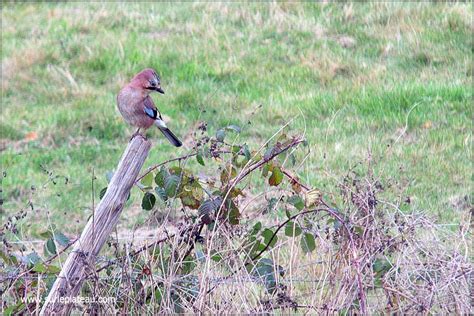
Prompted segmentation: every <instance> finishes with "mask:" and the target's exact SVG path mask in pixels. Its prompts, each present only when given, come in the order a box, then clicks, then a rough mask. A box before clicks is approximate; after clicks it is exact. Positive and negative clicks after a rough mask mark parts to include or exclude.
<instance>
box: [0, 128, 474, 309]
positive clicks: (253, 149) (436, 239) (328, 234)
mask: <svg viewBox="0 0 474 316" xmlns="http://www.w3.org/2000/svg"><path fill="white" fill-rule="evenodd" d="M240 133H241V128H240V127H239V126H236V125H230V126H226V127H223V128H222V129H219V130H218V131H217V132H216V133H215V134H212V135H211V134H209V133H208V130H207V126H206V124H205V123H204V122H202V123H200V124H199V125H198V127H197V128H196V131H195V132H194V135H193V140H192V142H191V145H190V146H189V147H190V148H191V149H190V151H189V152H188V153H187V154H185V155H183V156H179V157H175V158H172V159H169V160H167V161H164V162H161V163H158V164H156V165H154V166H152V167H150V168H148V170H146V171H145V172H144V173H143V174H142V175H141V176H140V177H139V178H138V179H137V181H136V186H135V187H136V188H135V190H139V191H140V192H141V201H135V203H139V204H140V205H141V208H142V209H143V212H149V214H148V215H149V218H150V221H153V220H152V219H153V218H155V221H156V218H158V217H159V218H160V221H161V223H162V226H161V227H157V228H156V230H160V231H161V235H160V237H159V238H158V237H157V238H154V239H148V240H146V242H139V241H134V240H132V241H131V242H125V243H121V242H119V240H117V239H116V238H114V236H111V237H110V239H109V242H108V243H107V246H106V247H105V248H104V249H103V253H104V258H99V259H100V260H98V261H97V264H96V265H95V266H93V267H88V271H89V272H88V275H87V280H86V282H85V283H84V285H83V287H82V290H81V293H80V296H82V297H91V298H98V297H114V298H115V300H114V301H107V302H105V303H103V302H102V303H98V301H97V302H96V303H89V304H87V305H86V306H84V307H85V311H86V312H88V313H111V312H121V313H143V312H158V311H159V312H162V313H222V312H232V313H263V312H271V311H273V310H277V309H281V310H283V311H284V312H302V311H308V312H311V313H316V312H330V313H334V312H340V313H344V314H345V313H352V312H357V313H373V312H410V313H417V312H433V313H441V312H451V313H452V312H456V313H468V312H469V311H470V304H469V275H470V273H471V272H472V267H471V265H470V263H469V261H468V257H467V251H466V250H465V249H464V248H463V247H464V246H465V245H467V243H468V239H469V238H468V237H469V236H468V228H469V227H468V226H467V227H464V226H462V225H461V226H460V228H459V230H458V231H456V232H454V231H444V230H443V231H441V230H440V229H439V228H438V227H437V226H436V225H435V224H434V221H433V220H432V219H430V218H428V217H427V216H425V215H423V214H422V213H418V212H414V211H412V210H410V201H409V198H407V197H406V196H404V195H403V194H404V192H405V190H398V189H400V188H396V185H394V184H393V183H392V182H391V181H384V180H383V179H382V178H381V175H378V176H377V175H375V174H374V171H373V165H374V164H375V163H376V162H375V161H373V159H372V158H371V157H369V159H368V161H367V162H366V163H360V164H358V165H357V166H355V167H354V168H353V169H351V170H350V171H349V172H348V173H347V175H346V176H345V177H344V178H343V179H341V181H340V183H339V188H338V194H337V195H334V194H332V193H331V194H329V193H327V192H323V191H322V190H320V189H318V188H315V187H312V186H311V185H310V184H306V183H304V181H302V179H301V178H300V177H298V175H297V174H298V171H299V167H300V166H301V164H302V161H304V157H305V155H306V152H307V151H308V149H309V147H308V144H307V142H306V140H305V139H304V137H302V136H301V135H298V134H295V135H292V134H291V133H290V132H288V131H287V128H282V129H280V131H279V132H278V133H276V134H275V135H274V136H273V137H272V138H271V139H269V140H268V141H266V142H265V143H264V144H261V145H260V146H258V147H257V146H255V145H253V146H252V145H251V144H249V143H243V142H242V143H239V142H238V140H240V139H241V138H242V137H241V136H238V137H235V136H237V135H238V134H240ZM109 177H110V175H109ZM105 190H106V188H103V189H102V190H101V192H100V197H102V196H103V194H104V193H105ZM390 190H391V191H393V193H395V195H396V194H398V196H397V197H396V198H393V200H385V198H381V197H380V196H382V197H383V196H394V195H393V194H392V195H387V194H385V193H386V191H390ZM126 212H127V210H125V211H124V213H126ZM28 220H29V218H28V212H27V211H26V210H22V211H21V212H19V213H18V214H16V215H13V216H10V217H9V218H8V219H7V221H6V223H5V224H4V225H3V227H2V231H1V238H2V242H3V245H2V250H1V251H0V256H1V259H2V263H1V266H2V271H3V272H2V276H1V291H2V297H3V299H2V306H1V309H2V311H3V313H4V314H7V315H8V314H16V313H34V312H36V311H38V310H39V308H40V307H41V303H42V302H43V300H44V298H45V297H46V296H47V293H48V291H49V289H50V288H51V286H52V283H53V282H54V279H55V277H56V276H57V275H58V273H59V271H60V262H61V261H60V259H61V258H64V256H66V255H67V253H68V250H69V249H70V246H71V245H72V244H74V242H75V241H76V240H77V238H76V237H67V236H68V235H69V234H67V227H61V228H60V227H52V228H50V229H48V230H46V231H44V232H43V233H42V234H41V237H42V238H44V251H43V254H42V255H40V254H39V253H37V252H31V253H25V250H26V249H24V248H22V246H21V245H17V244H13V243H11V242H10V241H11V240H14V239H15V238H14V236H16V238H17V239H18V238H20V239H21V238H23V237H24V236H21V232H20V231H19V230H18V229H17V227H18V225H19V223H21V222H22V221H28ZM435 230H436V233H433V231H435ZM34 298H39V300H36V301H34V300H33V299H34ZM77 308H82V306H81V305H80V304H79V305H78V306H77Z"/></svg>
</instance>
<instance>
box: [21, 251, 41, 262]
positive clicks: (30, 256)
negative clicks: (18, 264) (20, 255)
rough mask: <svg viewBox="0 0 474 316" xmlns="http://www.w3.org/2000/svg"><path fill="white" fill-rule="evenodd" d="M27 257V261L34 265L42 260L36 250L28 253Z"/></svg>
mask: <svg viewBox="0 0 474 316" xmlns="http://www.w3.org/2000/svg"><path fill="white" fill-rule="evenodd" d="M25 259H26V263H28V264H32V265H34V264H36V263H37V262H39V261H40V260H41V258H40V257H39V256H38V254H37V253H36V252H35V251H33V252H31V253H29V254H28V255H26V257H25Z"/></svg>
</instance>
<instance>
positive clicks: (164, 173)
mask: <svg viewBox="0 0 474 316" xmlns="http://www.w3.org/2000/svg"><path fill="white" fill-rule="evenodd" d="M169 174H170V173H169V172H168V170H166V169H165V168H161V169H160V171H159V172H158V173H157V174H156V176H155V183H156V184H157V185H158V186H160V187H162V188H164V187H165V179H166V178H167V177H168V176H169Z"/></svg>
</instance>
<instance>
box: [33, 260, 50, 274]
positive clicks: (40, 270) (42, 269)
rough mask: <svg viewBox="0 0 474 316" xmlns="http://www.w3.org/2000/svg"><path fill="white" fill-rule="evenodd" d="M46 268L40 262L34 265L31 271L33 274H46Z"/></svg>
mask: <svg viewBox="0 0 474 316" xmlns="http://www.w3.org/2000/svg"><path fill="white" fill-rule="evenodd" d="M46 270H47V269H46V266H45V265H44V264H43V263H41V262H38V263H36V264H35V265H34V266H33V271H34V272H38V273H45V272H46Z"/></svg>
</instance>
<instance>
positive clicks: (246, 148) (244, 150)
mask: <svg viewBox="0 0 474 316" xmlns="http://www.w3.org/2000/svg"><path fill="white" fill-rule="evenodd" d="M242 151H243V152H244V155H245V158H247V160H250V158H251V156H250V150H249V146H247V144H245V145H244V146H243V147H242Z"/></svg>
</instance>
